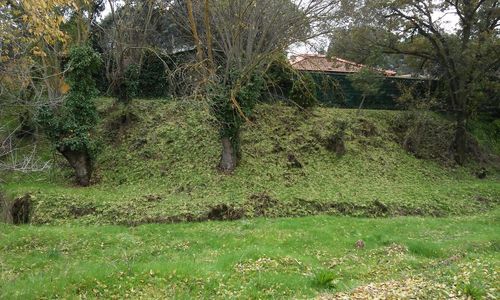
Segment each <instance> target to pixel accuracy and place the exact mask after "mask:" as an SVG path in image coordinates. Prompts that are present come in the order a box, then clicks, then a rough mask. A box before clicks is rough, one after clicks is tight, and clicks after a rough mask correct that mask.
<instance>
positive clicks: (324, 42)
mask: <svg viewBox="0 0 500 300" xmlns="http://www.w3.org/2000/svg"><path fill="white" fill-rule="evenodd" d="M120 2H121V1H120ZM110 12H111V9H110V7H109V2H108V1H105V9H104V11H103V13H102V16H101V17H104V16H106V15H107V14H109V13H110ZM434 18H435V19H440V21H441V22H442V26H443V27H444V28H446V30H447V31H449V32H454V31H456V28H457V24H458V16H457V15H456V14H454V13H452V12H447V13H446V12H444V13H439V14H435V15H434ZM329 42H330V41H329V39H328V36H321V37H317V38H315V39H312V40H310V41H308V42H307V43H299V44H295V45H292V46H291V47H290V48H289V49H288V52H289V55H290V56H291V55H298V54H305V53H311V54H313V53H314V54H317V53H318V52H319V51H322V50H326V49H328V45H329Z"/></svg>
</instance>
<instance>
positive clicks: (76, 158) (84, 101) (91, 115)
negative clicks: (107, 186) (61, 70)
mask: <svg viewBox="0 0 500 300" xmlns="http://www.w3.org/2000/svg"><path fill="white" fill-rule="evenodd" d="M100 65H101V59H100V57H99V55H98V54H97V53H95V52H94V51H93V50H92V48H90V47H88V46H79V47H74V48H72V49H71V50H70V55H69V70H68V72H67V75H66V81H67V82H68V84H69V86H70V90H69V93H68V95H67V96H66V97H65V99H64V102H63V103H62V106H60V107H56V108H53V107H50V106H45V107H43V109H42V110H41V112H40V115H39V120H40V123H41V124H42V126H43V127H44V129H45V131H46V133H47V135H48V137H49V139H50V140H51V141H52V143H53V144H54V146H55V148H56V150H57V151H58V152H59V153H61V154H62V155H63V156H64V157H65V158H66V159H67V160H68V162H69V164H70V165H71V167H72V168H73V169H75V174H76V180H77V183H78V184H79V185H81V186H88V185H89V184H90V179H91V176H92V170H93V165H94V159H95V154H96V151H97V147H96V141H95V139H94V137H93V131H94V129H95V126H96V124H97V120H98V114H97V109H96V107H95V104H94V98H95V97H96V96H97V94H98V91H97V89H96V84H95V81H94V78H93V75H94V74H95V73H96V72H98V71H99V67H100Z"/></svg>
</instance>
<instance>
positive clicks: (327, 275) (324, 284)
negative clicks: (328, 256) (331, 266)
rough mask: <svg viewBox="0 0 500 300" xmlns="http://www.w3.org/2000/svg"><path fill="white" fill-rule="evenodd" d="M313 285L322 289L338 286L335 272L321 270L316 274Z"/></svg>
mask: <svg viewBox="0 0 500 300" xmlns="http://www.w3.org/2000/svg"><path fill="white" fill-rule="evenodd" d="M313 285H314V286H315V287H318V288H321V289H333V288H335V287H336V281H335V274H334V273H333V272H332V271H330V270H319V271H317V272H316V273H315V274H314V278H313Z"/></svg>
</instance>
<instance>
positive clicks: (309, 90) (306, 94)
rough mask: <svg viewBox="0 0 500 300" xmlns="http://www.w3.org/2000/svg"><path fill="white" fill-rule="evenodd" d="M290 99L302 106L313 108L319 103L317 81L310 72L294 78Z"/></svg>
mask: <svg viewBox="0 0 500 300" xmlns="http://www.w3.org/2000/svg"><path fill="white" fill-rule="evenodd" d="M290 100H292V101H293V102H294V103H295V104H297V105H298V106H300V107H302V108H311V107H313V106H315V105H316V104H317V103H318V101H317V99H316V83H315V82H314V79H313V78H312V76H311V75H310V74H307V73H304V74H301V75H300V76H298V78H296V79H295V80H294V82H293V87H292V90H291V92H290Z"/></svg>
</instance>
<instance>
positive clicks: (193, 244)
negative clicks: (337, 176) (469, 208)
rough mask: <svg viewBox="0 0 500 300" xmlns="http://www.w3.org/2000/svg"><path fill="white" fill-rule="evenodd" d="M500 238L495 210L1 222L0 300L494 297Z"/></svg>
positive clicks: (499, 279)
mask: <svg viewBox="0 0 500 300" xmlns="http://www.w3.org/2000/svg"><path fill="white" fill-rule="evenodd" d="M499 232H500V211H498V210H494V211H491V212H489V213H486V214H481V215H477V216H461V217H447V218H432V217H425V218H423V217H399V218H385V219H366V218H353V217H332V216H311V217H303V218H281V219H280V218H278V219H264V218H256V219H252V220H237V221H232V222H204V223H182V224H150V225H141V226H137V227H120V226H81V225H79V226H74V225H73V226H72V225H62V226H28V225H24V226H11V225H5V224H0V299H52V298H66V299H67V298H84V299H87V298H99V299H103V298H115V299H123V298H134V299H137V298H142V299H152V298H156V299H164V298H180V299H193V298H219V299H227V298H238V299H241V298H252V299H257V298H285V299H289V298H312V297H318V298H319V299H336V297H339V298H340V296H339V295H336V293H343V294H340V295H344V296H345V295H358V296H359V295H365V297H366V295H371V296H372V297H373V296H374V294H373V293H375V294H378V295H384V294H383V293H388V294H385V295H386V296H387V295H389V296H390V295H391V294H392V295H396V296H399V297H403V296H404V295H405V293H406V294H408V293H409V294H410V295H413V296H414V297H415V296H418V297H420V299H443V298H449V297H451V295H456V296H457V297H458V296H460V297H462V298H465V297H466V296H470V297H472V298H473V299H498V297H500V291H499V289H498V288H499V286H498V282H500V276H499V267H500V264H499V258H500V252H499V251H500V236H499ZM358 240H363V241H364V243H365V247H364V248H362V249H358V248H356V247H355V243H356V241H358ZM369 291H372V292H371V293H372V294H370V292H369ZM389 296H387V297H389Z"/></svg>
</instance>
